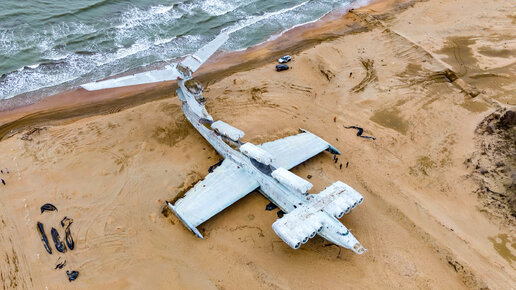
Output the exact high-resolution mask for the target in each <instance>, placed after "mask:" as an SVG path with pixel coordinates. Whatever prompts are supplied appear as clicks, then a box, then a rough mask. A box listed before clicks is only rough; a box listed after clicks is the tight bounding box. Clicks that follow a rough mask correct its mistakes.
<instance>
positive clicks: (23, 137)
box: [21, 127, 46, 141]
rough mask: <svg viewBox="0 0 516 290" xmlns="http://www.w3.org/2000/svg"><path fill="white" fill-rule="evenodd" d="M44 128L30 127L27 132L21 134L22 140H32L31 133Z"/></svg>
mask: <svg viewBox="0 0 516 290" xmlns="http://www.w3.org/2000/svg"><path fill="white" fill-rule="evenodd" d="M45 129H46V127H41V128H32V129H30V130H29V131H28V132H26V133H24V134H23V135H22V137H21V139H22V140H24V141H32V137H31V135H33V134H34V133H37V132H39V131H42V130H45Z"/></svg>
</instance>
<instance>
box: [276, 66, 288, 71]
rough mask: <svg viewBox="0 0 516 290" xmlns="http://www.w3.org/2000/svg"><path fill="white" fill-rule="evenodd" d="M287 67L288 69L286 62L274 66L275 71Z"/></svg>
mask: <svg viewBox="0 0 516 290" xmlns="http://www.w3.org/2000/svg"><path fill="white" fill-rule="evenodd" d="M288 69H289V67H288V65H286V64H278V65H277V66H276V71H283V70H288Z"/></svg>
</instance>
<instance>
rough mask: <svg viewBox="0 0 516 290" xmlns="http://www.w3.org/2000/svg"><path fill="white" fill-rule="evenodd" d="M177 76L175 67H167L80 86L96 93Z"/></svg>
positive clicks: (172, 78)
mask: <svg viewBox="0 0 516 290" xmlns="http://www.w3.org/2000/svg"><path fill="white" fill-rule="evenodd" d="M178 76H179V73H178V71H177V69H176V67H175V65H169V66H167V67H166V68H165V69H161V70H151V71H146V72H142V73H137V74H134V75H129V76H124V77H119V78H116V79H110V80H105V81H99V82H92V83H87V84H84V85H81V87H82V88H84V89H86V90H88V91H96V90H102V89H109V88H118V87H125V86H134V85H142V84H149V83H157V82H163V81H171V80H175V79H177V77H178Z"/></svg>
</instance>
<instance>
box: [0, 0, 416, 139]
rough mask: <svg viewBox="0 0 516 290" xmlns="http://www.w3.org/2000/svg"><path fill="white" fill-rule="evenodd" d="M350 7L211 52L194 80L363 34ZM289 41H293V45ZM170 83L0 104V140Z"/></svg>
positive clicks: (208, 80)
mask: <svg viewBox="0 0 516 290" xmlns="http://www.w3.org/2000/svg"><path fill="white" fill-rule="evenodd" d="M420 1H421V0H407V1H401V2H400V1H397V0H379V1H374V2H373V3H370V4H369V5H366V6H363V7H360V8H357V9H356V10H357V11H363V12H366V11H369V12H372V11H374V14H388V13H396V12H399V11H400V10H403V9H405V8H406V7H408V6H410V5H412V4H414V3H417V2H420ZM348 11H349V9H337V10H334V11H332V12H330V13H328V14H327V15H325V16H323V17H322V18H320V19H319V20H316V21H314V22H310V23H307V24H303V25H300V26H297V27H294V28H291V29H289V30H286V31H285V32H282V33H281V34H280V35H279V36H278V37H274V38H273V39H271V40H267V41H265V42H263V43H260V44H258V45H256V46H253V47H250V48H248V49H246V50H241V51H234V52H228V53H219V54H215V56H213V57H212V58H211V59H210V60H209V61H208V62H207V63H206V64H205V65H204V66H203V67H202V68H201V69H200V70H199V71H198V72H197V76H196V78H197V79H198V80H200V81H201V82H203V83H205V84H213V83H214V82H217V81H219V80H221V79H223V78H224V77H227V76H228V75H231V74H234V73H237V72H242V71H247V70H250V69H252V68H253V67H257V66H260V65H264V64H266V63H271V64H275V62H274V61H275V59H277V57H278V55H283V54H297V53H300V52H301V51H303V50H306V49H307V48H309V47H311V46H314V45H317V44H319V43H322V42H324V41H328V40H332V39H335V38H338V37H341V36H344V35H346V34H352V33H356V32H363V31H366V30H367V29H368V25H367V24H365V23H364V22H363V21H362V20H361V19H359V18H358V17H356V16H355V15H354V14H352V13H348ZM290 39H295V40H294V41H292V40H290ZM176 88H177V85H176V82H175V81H169V82H161V83H154V84H146V85H137V86H131V87H125V88H116V89H109V90H102V91H94V92H89V91H86V90H84V89H81V88H77V89H74V90H72V91H65V92H62V93H59V94H56V95H52V96H49V97H45V98H44V99H42V100H40V101H38V102H36V103H33V104H28V105H21V106H19V107H16V105H13V104H15V103H16V102H17V100H16V98H17V97H13V98H11V99H7V100H3V101H0V105H2V104H5V106H7V107H9V109H7V110H4V111H0V140H2V139H4V138H5V137H6V136H7V137H8V136H10V135H12V134H15V133H17V132H19V131H21V130H23V129H26V128H29V127H31V126H43V125H50V124H57V123H59V122H60V121H71V120H76V119H80V118H84V117H88V116H93V115H102V114H109V113H111V112H118V111H120V110H123V109H127V108H130V107H134V106H137V105H140V104H144V103H146V102H150V101H154V100H159V99H163V98H166V97H170V96H173V95H175V89H176Z"/></svg>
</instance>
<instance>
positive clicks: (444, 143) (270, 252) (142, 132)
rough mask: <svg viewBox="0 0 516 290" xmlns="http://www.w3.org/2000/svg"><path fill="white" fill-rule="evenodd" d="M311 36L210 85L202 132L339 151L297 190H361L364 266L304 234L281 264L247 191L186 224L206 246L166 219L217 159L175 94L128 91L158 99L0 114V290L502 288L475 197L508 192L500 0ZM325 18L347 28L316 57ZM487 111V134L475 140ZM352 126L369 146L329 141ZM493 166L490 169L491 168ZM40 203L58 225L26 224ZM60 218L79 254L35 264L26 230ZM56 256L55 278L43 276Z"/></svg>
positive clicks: (267, 222) (492, 202)
mask: <svg viewBox="0 0 516 290" xmlns="http://www.w3.org/2000/svg"><path fill="white" fill-rule="evenodd" d="M325 23H326V24H324V25H323V24H319V26H318V27H319V30H317V29H315V30H309V29H308V30H306V31H304V32H299V31H298V32H296V33H297V34H298V35H300V37H301V36H304V37H305V39H311V40H314V39H317V41H312V42H310V41H308V42H307V43H309V45H310V46H309V47H307V46H306V45H305V46H303V47H302V48H303V49H300V48H299V47H301V46H298V47H297V50H296V52H297V54H295V55H294V56H293V58H294V60H293V61H292V62H291V66H292V70H289V71H286V72H282V73H276V72H274V70H273V68H274V61H273V60H274V59H275V58H276V57H277V55H275V54H273V53H272V54H271V51H269V52H268V54H267V53H264V54H262V57H264V56H266V55H269V56H270V62H269V63H267V64H258V63H255V66H248V67H247V68H242V67H240V68H239V69H237V70H236V71H237V72H234V73H231V74H229V73H226V74H225V75H223V77H220V78H219V81H217V82H215V83H213V82H210V83H209V85H208V88H207V90H206V94H205V96H206V98H207V100H208V103H207V106H208V110H209V111H210V112H211V114H212V115H213V116H214V118H215V119H222V120H224V121H225V122H228V123H230V124H232V125H234V126H235V127H237V128H240V129H242V130H244V131H245V132H246V137H245V141H250V142H254V143H261V142H265V141H270V140H273V139H276V138H280V137H284V136H287V135H290V134H293V133H296V130H297V128H300V127H301V128H305V129H307V130H309V131H311V132H313V133H315V134H317V135H319V136H321V137H322V138H324V139H325V140H328V141H329V142H331V143H332V144H333V145H335V146H336V147H337V148H338V149H339V150H340V151H341V152H343V154H342V156H340V157H339V162H338V163H337V164H335V163H334V162H333V159H332V158H331V156H329V155H328V154H326V153H325V154H321V155H320V156H318V157H316V158H314V159H312V160H310V161H308V162H306V163H305V164H303V165H300V166H298V167H297V168H295V169H294V170H293V171H294V173H296V174H299V175H300V176H302V177H306V176H307V175H312V176H313V177H312V178H311V180H310V181H311V182H312V183H313V184H314V190H313V191H314V192H316V191H318V190H321V189H323V188H324V187H325V186H327V185H329V184H330V183H332V182H334V181H336V180H342V181H344V182H346V183H348V184H350V185H351V186H352V187H354V188H355V189H357V190H358V191H359V192H361V193H362V194H363V195H364V197H365V202H364V203H363V204H362V205H361V206H359V207H358V208H357V209H355V210H354V211H353V212H352V213H351V214H350V215H347V216H345V217H343V218H342V222H343V223H344V224H345V225H346V226H348V227H349V228H350V229H351V230H352V231H353V233H354V234H355V235H356V237H357V238H358V239H359V240H360V241H361V242H362V244H363V245H364V246H365V247H366V248H368V249H369V251H368V252H367V253H365V254H364V255H361V256H358V255H355V254H353V253H352V252H351V251H347V250H343V249H340V248H337V247H335V246H331V245H329V244H328V243H327V242H326V241H324V240H323V239H321V238H319V237H316V238H314V239H313V240H311V241H310V242H309V243H307V244H306V245H304V246H302V247H301V249H299V250H297V251H294V250H292V249H290V248H289V247H288V246H287V245H285V244H284V243H282V242H281V240H280V239H279V238H278V237H277V236H276V235H275V234H274V232H273V231H272V229H271V224H272V223H273V222H274V221H275V220H276V218H277V217H276V213H275V212H274V211H272V212H269V211H265V206H266V205H267V204H268V201H267V200H266V199H265V198H264V197H262V196H261V195H260V194H259V193H257V192H253V193H251V194H249V195H248V196H247V197H245V198H243V199H242V200H240V201H238V202H237V203H236V204H235V205H233V206H231V207H230V208H228V209H227V210H225V211H224V212H222V213H221V214H219V215H217V216H216V217H215V218H213V219H211V220H210V221H208V222H206V223H205V224H203V225H201V229H202V231H203V233H204V235H205V239H204V240H200V239H198V238H196V237H195V236H194V235H193V234H192V233H190V232H189V231H188V230H187V229H186V228H185V227H184V226H183V225H182V224H181V223H180V222H179V221H178V219H177V218H176V217H175V216H173V215H172V214H170V212H168V211H167V210H163V206H164V201H165V200H171V199H174V198H177V196H178V195H179V194H180V193H181V192H183V191H184V190H185V189H187V188H188V187H189V186H191V184H193V183H194V182H196V181H197V180H199V179H201V178H203V177H204V176H205V175H206V174H207V169H208V167H209V166H210V165H212V164H213V163H215V162H216V161H217V160H218V158H219V157H218V156H217V154H216V153H215V151H214V150H213V149H212V148H211V147H210V145H209V144H208V143H207V142H206V141H204V140H203V139H202V137H201V136H200V135H199V134H197V132H196V131H195V130H194V129H193V127H192V126H190V125H189V123H188V122H187V121H186V119H185V118H184V117H183V115H182V112H181V110H180V102H179V101H178V99H177V98H175V97H167V96H172V95H173V94H172V92H170V91H168V90H165V88H167V86H169V87H171V86H172V85H167V86H165V85H161V86H158V89H156V86H154V87H152V88H151V89H148V88H147V89H141V90H142V91H143V92H144V93H143V94H146V95H147V96H150V95H151V93H150V92H154V93H156V92H157V91H159V92H160V94H161V95H159V96H151V97H149V98H162V99H161V100H158V101H152V102H147V103H145V104H142V105H138V106H134V107H131V108H128V109H125V110H122V111H120V112H113V113H111V114H107V115H98V116H90V117H84V116H85V115H91V114H92V113H93V112H92V111H91V110H90V111H88V110H87V109H86V110H85V109H84V108H85V107H84V106H82V107H81V106H76V107H73V106H71V105H70V104H71V103H70V104H69V105H70V106H69V108H68V109H63V108H58V109H55V108H52V107H51V106H50V107H49V106H47V107H45V106H44V105H41V104H39V105H37V106H39V107H37V106H33V107H31V108H29V109H27V108H24V109H21V110H18V111H10V112H4V114H3V115H2V116H0V120H3V125H2V126H1V127H0V129H1V130H3V131H2V136H4V135H5V136H4V137H5V138H4V140H3V141H1V142H0V152H2V154H1V155H0V167H2V168H3V167H7V168H9V170H10V173H9V174H6V173H4V174H3V175H2V177H3V178H4V179H5V180H6V182H7V185H6V186H0V194H1V198H0V219H1V222H0V249H1V250H0V258H1V259H3V261H2V263H0V275H1V276H0V279H1V281H2V283H3V287H4V288H5V289H7V288H16V287H18V288H36V289H44V288H45V287H48V288H49V289H55V288H67V287H74V288H75V287H77V288H84V289H91V288H103V289H106V288H136V289H143V288H146V289H154V288H194V289H195V288H202V289H206V288H222V289H242V288H244V287H245V288H249V289H271V288H273V289H275V288H287V289H288V288H292V289H299V288H302V289H303V288H307V289H346V288H361V289H362V288H365V289H373V288H403V289H414V288H424V289H427V288H428V289H431V288H444V289H461V288H482V287H489V288H493V289H510V288H511V287H514V285H516V266H515V262H516V235H515V226H514V225H515V223H514V215H511V208H510V202H511V199H510V198H507V200H504V199H503V198H500V196H494V197H493V195H490V194H489V193H490V191H486V184H488V185H489V186H490V190H491V191H494V192H499V193H500V192H502V193H505V194H510V193H511V190H514V187H510V185H511V182H514V180H513V179H511V177H510V174H511V172H514V170H515V169H514V168H515V167H514V151H511V150H510V146H511V144H514V135H513V133H514V125H512V127H511V125H510V124H509V126H508V127H507V128H508V129H504V127H503V126H501V125H500V126H498V125H497V124H498V123H497V122H498V121H497V120H499V119H500V118H501V116H502V115H503V114H505V113H504V110H511V109H512V110H514V106H515V104H516V95H515V91H516V72H515V69H516V65H515V63H516V35H515V33H514V32H515V31H516V10H515V9H514V2H513V1H512V0H499V1H480V0H456V1H428V2H417V1H415V2H401V1H384V2H380V3H377V4H375V5H371V6H369V7H365V8H362V9H359V10H355V11H353V12H352V13H350V14H348V15H347V16H345V17H342V18H341V19H333V20H331V21H327V22H325ZM327 23H332V25H334V26H337V27H338V24H337V23H340V25H341V28H342V31H344V30H346V29H347V30H352V31H354V33H348V34H345V33H343V35H341V36H338V37H335V36H328V35H326V36H325V37H326V41H323V42H321V41H320V39H319V38H317V37H315V36H314V35H325V34H324V33H322V32H321V30H320V29H321V27H323V30H324V29H331V27H332V26H331V25H329V24H327ZM325 25H326V26H325ZM346 27H347V28H346ZM339 29H340V28H339ZM314 31H319V32H317V33H315V32H314ZM290 35H296V34H290ZM265 50H267V49H265ZM255 52H256V51H255ZM255 52H253V51H251V52H249V53H250V54H249V55H251V56H252V55H253V53H255ZM278 54H279V53H278ZM244 56H245V54H244ZM251 56H250V57H251ZM350 73H352V75H351V76H350ZM455 78H458V79H455ZM450 81H453V82H450ZM160 90H161V91H160ZM127 92H129V91H125V92H123V93H120V91H118V95H117V96H115V97H114V99H116V100H117V101H120V102H123V100H124V98H119V97H118V96H121V95H124V94H125V95H124V96H127V94H128V93H127ZM102 94H103V95H104V96H107V95H109V92H107V91H105V92H103V93H102ZM133 96H134V95H133ZM125 100H127V98H125ZM140 102H142V101H140ZM72 103H73V102H72ZM132 104H133V105H134V102H133V103H132ZM96 106H97V107H96V108H97V109H98V110H100V112H102V113H105V110H103V109H102V106H100V105H96ZM106 106H107V107H109V106H108V105H106ZM122 107H125V106H120V107H118V109H116V108H117V107H116V106H115V107H114V108H115V109H112V108H113V107H109V108H110V109H109V110H115V111H116V110H119V109H120V108H122ZM70 108H71V109H70ZM81 110H83V111H82V112H83V114H82V115H81ZM497 110H498V112H500V113H499V115H500V116H499V118H498V119H496V118H495V117H494V116H492V117H491V119H488V120H486V121H485V122H484V123H483V125H481V126H479V124H480V123H481V122H482V120H483V119H484V118H486V116H488V115H490V114H491V113H493V112H495V111H497ZM70 111H72V112H75V113H74V114H75V115H74V114H71V115H70V114H68V113H69V112H70ZM93 111H94V110H93ZM38 114H39V115H38ZM60 114H61V115H60ZM67 114H68V115H67ZM59 115H60V116H61V117H60V118H57V117H56V116H59ZM22 116H25V117H23V118H22V119H19V118H20V117H22ZM34 116H38V117H37V118H33V117H34ZM79 116H83V117H84V118H81V119H79V120H77V118H78V117H79ZM69 117H73V118H74V119H68V120H67V121H62V120H61V121H60V124H58V125H57V124H55V123H56V119H63V118H69ZM334 117H336V122H334ZM31 118H32V119H31ZM13 120H15V121H13ZM16 120H17V121H16ZM27 120H29V121H27ZM49 121H52V122H53V123H52V124H53V125H48V124H49V123H48V122H49ZM509 123H510V122H509ZM350 125H358V126H361V127H364V128H365V129H366V130H365V134H366V135H373V136H375V137H377V139H376V141H372V140H368V139H362V138H359V137H357V136H356V131H355V130H350V129H345V128H344V126H350ZM490 125H491V126H494V127H493V128H492V130H491V129H488V128H487V127H488V126H490ZM27 126H28V127H29V128H27ZM477 126H479V128H478V129H477ZM496 126H498V127H496ZM34 127H44V128H43V129H41V130H34V129H32V130H31V129H30V128H34ZM511 128H512V129H511ZM1 130H0V131H1ZM11 130H14V131H12V132H11V133H10V134H9V132H10V131H11ZM490 130H491V131H492V132H491V131H490ZM511 130H512V131H511ZM486 132H487V133H486ZM500 132H505V133H504V134H505V135H503V134H502V133H500ZM495 133H496V134H498V133H500V134H501V135H500V134H499V136H502V137H503V136H505V137H506V138H509V141H507V142H506V143H507V144H509V145H507V144H506V143H503V142H501V141H500V142H498V141H496V140H497V139H496V138H497V137H496V136H498V135H496V134H495ZM507 136H508V137H507ZM502 137H500V138H502ZM511 138H512V139H511ZM486 140H487V141H486ZM486 142H487V143H486ZM486 144H487V145H489V144H491V145H492V147H489V148H487V149H486V148H484V147H486V146H487V145H486ZM497 144H498V145H499V144H506V147H504V148H502V149H500V150H497V148H494V147H496V146H498V145H497ZM483 146H484V147H483ZM507 146H509V147H507ZM507 148H509V149H507ZM482 152H484V154H483V153H482ZM486 152H487V153H486ZM499 152H502V153H499ZM504 152H505V153H504ZM504 154H505V155H504ZM486 156H491V157H490V158H487V157H486ZM499 161H502V162H503V163H504V165H503V166H497V165H493V164H495V163H496V162H499ZM346 162H349V167H348V168H345V166H344V168H343V169H342V170H340V169H339V165H340V163H343V164H344V165H345V164H346ZM476 165H481V166H476ZM482 169H485V170H482ZM511 170H512V171H511ZM480 171H482V172H480ZM507 176H509V177H507ZM512 178H514V177H512ZM511 180H512V181H511ZM46 202H51V203H53V204H55V205H56V206H57V207H58V208H59V212H52V213H44V214H40V211H39V207H40V206H41V205H42V204H44V203H46ZM64 216H68V217H71V218H73V219H74V223H73V225H72V226H71V230H72V234H73V236H74V239H75V242H76V249H75V250H73V251H68V252H67V253H66V254H64V255H63V254H58V253H57V252H56V251H55V249H54V254H52V255H49V254H47V253H46V251H45V250H44V248H43V246H42V243H41V241H40V240H39V236H38V233H37V231H36V222H37V221H41V222H43V223H44V224H45V227H46V230H47V235H49V232H50V228H51V227H52V226H54V227H56V228H57V229H58V230H59V231H60V234H61V236H63V234H64V233H63V231H62V229H61V227H60V226H58V222H59V220H60V219H61V218H62V217H64ZM49 237H50V235H49ZM60 256H61V257H62V258H66V260H67V265H66V266H65V267H64V269H63V270H54V267H55V265H56V262H57V260H58V257H60ZM62 258H61V259H62ZM65 269H70V270H78V271H80V276H79V278H78V279H77V280H76V281H74V282H72V283H69V282H68V281H67V279H66V274H65V272H64V270H65Z"/></svg>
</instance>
